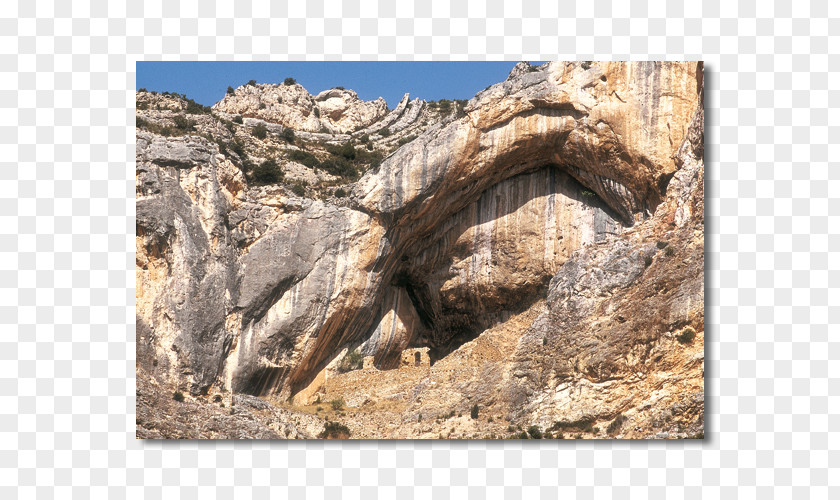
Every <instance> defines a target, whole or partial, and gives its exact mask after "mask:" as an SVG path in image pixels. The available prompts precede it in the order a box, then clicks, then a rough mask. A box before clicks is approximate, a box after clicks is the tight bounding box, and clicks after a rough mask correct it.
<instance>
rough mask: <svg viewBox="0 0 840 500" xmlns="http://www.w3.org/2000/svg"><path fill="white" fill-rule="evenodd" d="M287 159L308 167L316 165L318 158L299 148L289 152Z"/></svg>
mask: <svg viewBox="0 0 840 500" xmlns="http://www.w3.org/2000/svg"><path fill="white" fill-rule="evenodd" d="M289 159H290V160H292V161H294V162H297V163H300V164H301V165H304V166H306V167H309V168H315V167H317V166H318V158H315V155H313V154H312V153H307V152H306V151H301V150H299V149H296V150H294V151H291V152H289Z"/></svg>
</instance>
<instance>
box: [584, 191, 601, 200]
mask: <svg viewBox="0 0 840 500" xmlns="http://www.w3.org/2000/svg"><path fill="white" fill-rule="evenodd" d="M580 194H581V196H583V197H584V198H587V199H592V198H596V197H597V196H598V195H596V194H595V191H590V190H589V189H583V190H581V192H580Z"/></svg>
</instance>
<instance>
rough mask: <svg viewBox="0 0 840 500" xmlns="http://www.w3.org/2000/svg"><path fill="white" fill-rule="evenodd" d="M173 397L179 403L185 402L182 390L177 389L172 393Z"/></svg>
mask: <svg viewBox="0 0 840 500" xmlns="http://www.w3.org/2000/svg"><path fill="white" fill-rule="evenodd" d="M172 399H174V400H175V401H177V402H179V403H183V402H184V393H183V392H181V391H175V393H174V394H172Z"/></svg>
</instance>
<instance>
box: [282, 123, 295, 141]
mask: <svg viewBox="0 0 840 500" xmlns="http://www.w3.org/2000/svg"><path fill="white" fill-rule="evenodd" d="M283 140H284V141H286V142H288V143H289V144H292V143H293V142H295V131H294V130H292V129H290V128H288V127H286V128H285V129H283Z"/></svg>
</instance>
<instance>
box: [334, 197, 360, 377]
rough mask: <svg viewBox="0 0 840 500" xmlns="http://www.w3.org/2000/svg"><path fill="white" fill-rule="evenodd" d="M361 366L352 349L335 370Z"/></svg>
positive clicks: (342, 371) (357, 352)
mask: <svg viewBox="0 0 840 500" xmlns="http://www.w3.org/2000/svg"><path fill="white" fill-rule="evenodd" d="M341 192H342V193H344V190H341ZM336 196H337V195H336ZM362 366H364V357H363V356H362V354H361V353H360V352H359V351H358V349H353V350H352V351H348V352H347V354H345V355H344V357H343V358H341V361H339V362H338V366H337V367H336V368H337V369H338V372H339V373H346V372H349V371H353V370H361V369H362Z"/></svg>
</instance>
